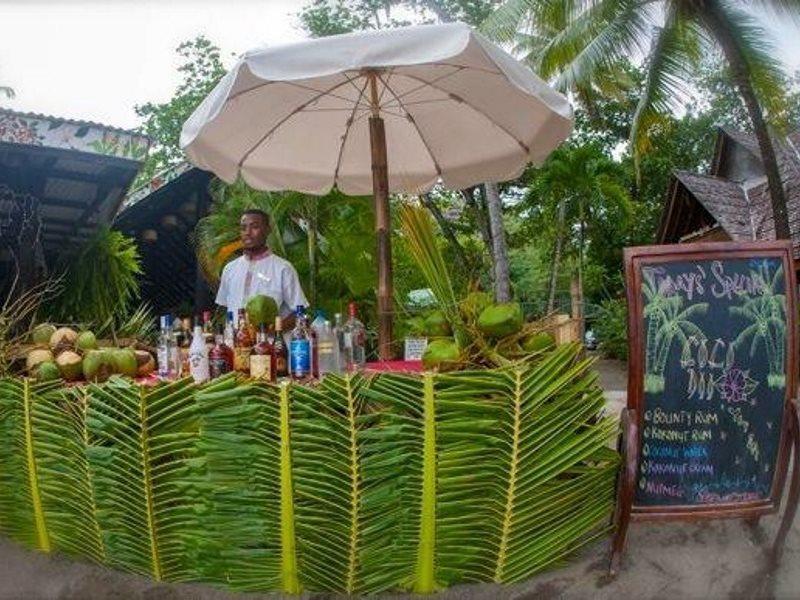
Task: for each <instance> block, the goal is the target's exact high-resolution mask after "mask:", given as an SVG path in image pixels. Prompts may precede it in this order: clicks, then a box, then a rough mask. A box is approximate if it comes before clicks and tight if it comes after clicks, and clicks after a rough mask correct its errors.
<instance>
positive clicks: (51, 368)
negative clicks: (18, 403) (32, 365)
mask: <svg viewBox="0 0 800 600" xmlns="http://www.w3.org/2000/svg"><path fill="white" fill-rule="evenodd" d="M36 379H37V380H38V381H55V380H56V379H61V371H59V369H58V365H57V364H56V363H54V362H53V361H52V360H46V361H44V362H43V363H41V364H40V365H39V366H38V367H37V368H36Z"/></svg>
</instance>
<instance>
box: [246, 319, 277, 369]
mask: <svg viewBox="0 0 800 600" xmlns="http://www.w3.org/2000/svg"><path fill="white" fill-rule="evenodd" d="M273 362H274V359H273V355H272V346H271V345H270V343H269V341H268V340H267V327H266V325H264V323H262V324H261V326H260V327H259V330H258V333H257V334H256V344H255V346H253V352H252V353H251V354H250V377H252V378H253V379H260V380H262V381H274V377H273V373H272V369H273V365H272V364H273Z"/></svg>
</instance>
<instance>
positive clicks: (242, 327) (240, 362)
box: [233, 308, 253, 375]
mask: <svg viewBox="0 0 800 600" xmlns="http://www.w3.org/2000/svg"><path fill="white" fill-rule="evenodd" d="M252 350H253V339H252V338H251V337H250V328H249V327H248V326H247V316H246V315H245V311H244V309H243V308H240V309H239V323H238V326H237V329H236V338H235V342H234V346H233V368H234V369H235V370H236V371H239V372H240V373H244V374H245V375H249V374H250V353H251V352H252Z"/></svg>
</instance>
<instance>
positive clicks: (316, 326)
mask: <svg viewBox="0 0 800 600" xmlns="http://www.w3.org/2000/svg"><path fill="white" fill-rule="evenodd" d="M323 327H325V313H324V312H323V311H322V310H320V309H317V310H316V311H314V320H313V321H312V322H311V324H310V325H307V326H306V329H307V330H308V333H309V334H310V336H311V373H312V374H313V375H314V377H317V378H318V377H319V376H320V371H319V334H320V331H322V328H323Z"/></svg>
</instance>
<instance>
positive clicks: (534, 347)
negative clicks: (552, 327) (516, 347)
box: [521, 331, 556, 352]
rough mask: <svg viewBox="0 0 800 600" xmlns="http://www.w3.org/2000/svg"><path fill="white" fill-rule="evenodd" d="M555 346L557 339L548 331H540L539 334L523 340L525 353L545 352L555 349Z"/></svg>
mask: <svg viewBox="0 0 800 600" xmlns="http://www.w3.org/2000/svg"><path fill="white" fill-rule="evenodd" d="M555 345H556V340H555V338H554V337H553V336H552V335H551V334H549V333H547V332H546V331H540V332H539V333H533V334H531V335H529V336H528V337H526V338H525V339H524V340H522V344H521V346H522V349H523V350H524V351H525V352H543V351H545V350H550V349H551V348H554V347H555Z"/></svg>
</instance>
